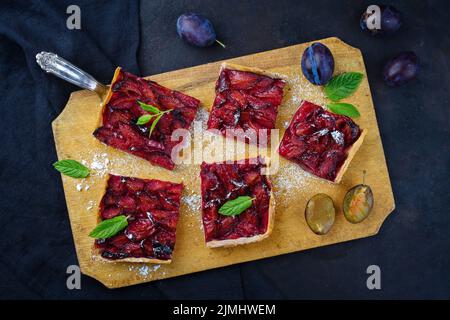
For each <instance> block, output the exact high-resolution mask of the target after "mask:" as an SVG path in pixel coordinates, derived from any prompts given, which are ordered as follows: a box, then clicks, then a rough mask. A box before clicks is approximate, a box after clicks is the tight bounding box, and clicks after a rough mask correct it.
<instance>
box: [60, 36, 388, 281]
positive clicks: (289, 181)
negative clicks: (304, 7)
mask: <svg viewBox="0 0 450 320" xmlns="http://www.w3.org/2000/svg"><path fill="white" fill-rule="evenodd" d="M319 41H321V42H322V43H324V44H326V45H327V46H328V47H329V48H330V49H331V51H332V53H333V55H334V58H335V63H336V71H335V72H336V73H339V72H343V71H359V72H362V73H363V74H364V75H366V71H365V67H364V61H363V58H362V55H361V52H360V51H359V50H358V49H356V48H353V47H351V46H349V45H347V44H345V43H344V42H342V41H341V40H339V39H337V38H327V39H323V40H319ZM307 45H308V43H304V44H299V45H294V46H290V47H286V48H282V49H277V50H272V51H267V52H262V53H257V54H252V55H248V56H244V57H239V58H235V59H230V60H227V61H229V62H232V63H237V64H240V65H244V66H250V67H258V68H261V69H265V70H269V71H271V72H276V73H279V74H280V75H283V76H284V77H285V78H286V79H287V81H288V85H287V86H286V87H287V88H286V90H287V93H286V96H285V99H284V102H283V105H282V106H281V108H280V112H279V115H278V118H277V128H280V129H281V133H280V134H283V132H284V129H283V128H284V127H285V124H286V122H287V121H289V120H290V118H291V117H292V115H293V113H294V112H295V110H296V109H297V107H298V105H299V104H300V100H301V99H306V100H310V101H312V102H316V103H319V104H323V103H325V102H326V100H325V98H324V95H323V92H322V89H321V88H320V87H316V86H312V85H310V84H309V83H308V82H307V81H306V80H305V79H304V77H303V76H302V75H301V70H300V58H301V55H302V53H303V51H304V49H305V48H306V46H307ZM221 63H222V61H219V62H215V63H209V64H205V65H201V66H197V67H193V68H187V69H183V70H177V71H172V72H167V73H163V74H159V75H154V76H151V77H149V78H150V79H152V80H155V81H157V82H159V83H161V84H162V85H165V86H167V87H169V88H172V89H176V90H180V91H182V92H184V93H186V94H188V95H191V96H193V97H196V98H197V99H200V100H201V102H202V106H203V107H204V108H206V109H210V106H211V105H212V102H213V99H214V83H215V81H216V79H217V77H218V70H219V68H220V64H221ZM345 101H348V102H352V103H354V104H355V105H357V106H358V108H359V110H360V112H361V114H362V116H361V118H359V119H357V120H356V121H357V123H358V124H359V125H360V126H361V127H362V128H365V129H367V130H368V134H367V136H366V138H365V141H364V143H363V145H362V146H361V148H360V150H359V151H358V153H357V154H356V156H355V157H354V159H353V161H352V163H351V164H350V166H349V168H348V170H347V173H346V174H345V175H344V178H343V179H342V182H341V183H340V184H339V185H334V184H331V183H328V182H325V181H322V180H319V179H316V178H314V177H312V176H310V175H308V174H305V173H304V172H303V171H302V170H301V169H299V168H298V166H296V165H295V164H293V163H291V162H289V161H286V160H284V159H282V158H281V159H280V170H279V172H278V173H277V174H275V175H274V176H273V177H272V181H273V184H274V194H275V197H276V203H277V208H276V217H275V227H274V230H273V233H272V235H271V236H270V237H269V238H268V239H266V240H264V241H262V242H259V243H254V244H249V245H246V246H240V247H235V248H218V249H209V248H207V247H206V246H205V244H204V240H203V232H202V230H201V220H200V215H201V213H200V210H199V209H198V208H193V207H192V206H188V205H187V204H186V203H184V202H183V203H182V206H181V214H180V220H179V223H178V230H177V242H176V248H175V252H174V255H173V262H172V263H171V264H170V265H161V266H157V265H151V264H148V265H146V264H142V263H138V264H132V263H104V262H101V261H94V260H93V259H92V252H91V248H92V243H93V240H92V238H89V237H88V233H89V231H90V230H91V229H92V228H93V227H94V226H95V224H96V221H97V217H96V215H97V210H98V203H99V201H100V199H101V197H102V195H103V192H104V185H105V180H106V178H107V172H111V173H116V174H122V175H128V176H136V177H141V178H158V179H163V180H169V181H174V182H183V183H184V185H185V190H184V191H183V196H184V197H190V196H192V195H194V196H195V195H197V196H198V195H199V194H200V179H199V166H198V165H180V166H178V167H177V168H176V170H174V171H172V172H171V171H168V170H165V169H163V168H160V167H156V166H152V165H151V164H149V163H148V162H146V161H145V160H142V159H140V158H137V157H134V156H131V155H128V154H126V153H123V152H121V151H118V150H115V149H112V148H110V147H108V146H105V145H103V144H101V143H100V142H98V141H97V140H96V139H95V138H94V137H93V136H92V132H93V131H94V129H95V128H96V126H97V123H98V122H97V121H98V117H99V112H100V100H99V98H98V97H97V96H96V95H95V93H92V92H89V91H85V90H83V91H77V92H74V93H72V95H71V96H70V99H69V101H68V103H67V105H66V107H65V109H64V110H63V112H62V113H61V114H60V115H59V117H58V118H57V119H56V120H55V121H54V122H53V124H52V126H53V133H54V138H55V144H56V148H57V152H58V158H59V159H67V158H72V159H76V160H79V161H81V160H84V161H86V162H87V164H88V165H90V166H92V162H95V161H94V160H95V157H98V158H99V159H101V161H100V162H101V163H104V162H105V159H109V163H108V165H107V168H106V169H101V168H97V169H93V170H92V174H91V176H90V177H88V178H87V179H85V180H77V179H72V178H69V177H66V176H62V180H63V185H64V192H65V196H66V201H67V208H68V212H69V217H70V223H71V228H72V232H73V237H74V241H75V247H76V252H77V256H78V261H79V264H80V267H81V271H82V272H83V273H84V274H86V275H89V276H91V277H93V278H95V279H97V280H99V281H100V282H102V283H103V284H104V285H105V286H107V287H108V288H117V287H123V286H128V285H133V284H137V283H142V282H149V281H153V280H158V279H164V278H169V277H174V276H178V275H182V274H187V273H192V272H197V271H202V270H206V269H211V268H217V267H222V266H226V265H230V264H235V263H240V262H244V261H250V260H256V259H261V258H266V257H271V256H275V255H280V254H285V253H289V252H295V251H301V250H305V249H309V248H314V247H318V246H324V245H328V244H333V243H338V242H343V241H348V240H353V239H358V238H363V237H367V236H371V235H375V234H376V233H377V232H378V230H379V228H380V227H381V225H382V223H383V221H384V220H385V219H386V217H387V216H388V215H389V214H390V213H391V212H392V211H393V210H394V207H395V204H394V198H393V194H392V189H391V183H390V180H389V175H388V171H387V167H386V162H385V157H384V152H383V146H382V143H381V139H380V133H379V130H378V125H377V121H376V117H375V109H374V106H373V103H372V98H371V94H370V88H369V84H368V81H367V77H364V79H363V81H362V84H361V86H360V88H359V89H358V91H357V92H356V93H355V94H354V95H353V96H351V97H349V98H348V99H346V100H345ZM250 153H252V151H251V152H250ZM364 169H365V170H367V175H366V182H367V183H368V184H370V185H371V186H372V189H373V193H374V197H375V206H374V210H373V212H372V213H371V215H370V216H369V217H368V218H367V219H366V220H365V221H363V222H362V223H360V224H356V225H353V224H350V223H348V222H347V221H346V220H345V218H344V217H343V214H342V199H343V197H344V194H345V192H346V191H347V190H348V189H349V188H350V187H352V186H354V185H355V184H358V183H361V176H362V171H363V170H364ZM78 184H80V186H81V187H82V188H83V190H82V191H78V189H77V185H78ZM86 186H89V189H88V190H85V188H86ZM318 192H324V193H327V194H329V195H330V196H331V197H332V198H333V200H334V202H335V205H336V209H337V217H336V222H335V225H334V226H333V228H332V229H331V231H330V232H329V233H328V234H327V235H325V236H317V235H315V234H313V233H312V232H311V231H310V229H309V228H308V226H307V224H306V222H305V219H304V209H305V205H306V202H307V200H308V199H309V198H310V197H311V196H312V195H314V194H316V193H318Z"/></svg>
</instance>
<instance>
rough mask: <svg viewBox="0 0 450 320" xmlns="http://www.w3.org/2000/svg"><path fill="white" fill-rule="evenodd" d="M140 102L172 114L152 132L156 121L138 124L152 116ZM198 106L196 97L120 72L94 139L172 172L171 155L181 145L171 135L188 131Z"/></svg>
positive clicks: (163, 117) (120, 70)
mask: <svg viewBox="0 0 450 320" xmlns="http://www.w3.org/2000/svg"><path fill="white" fill-rule="evenodd" d="M138 101H139V102H142V103H145V104H148V105H151V106H154V107H156V108H157V109H159V110H160V111H167V110H170V109H171V111H170V112H166V113H164V115H163V116H162V117H161V118H160V119H159V121H158V122H157V123H156V126H155V127H154V129H153V130H151V126H152V123H153V121H155V119H156V117H153V118H152V119H151V120H150V121H148V122H147V123H145V124H138V119H139V118H140V117H141V116H142V115H146V114H149V112H148V111H145V110H144V109H143V108H142V107H141V106H140V104H139V103H138ZM199 103H200V101H199V100H197V99H195V98H193V97H190V96H188V95H185V94H183V93H181V92H178V91H174V90H170V89H168V88H165V87H163V86H161V85H159V84H157V83H156V82H154V81H150V80H146V79H143V78H140V77H137V76H135V75H133V74H131V73H128V72H124V71H123V70H122V69H121V68H117V69H116V72H115V74H114V77H113V80H112V83H111V87H110V90H109V93H108V95H107V97H106V99H105V101H104V102H103V110H102V115H101V125H100V127H99V128H97V129H96V130H95V132H94V136H95V137H96V138H97V139H98V140H100V141H101V142H103V143H105V144H107V145H109V146H111V147H114V148H117V149H120V150H122V151H125V152H128V153H131V154H133V155H136V156H139V157H141V158H144V159H146V160H148V161H150V162H151V163H152V164H155V165H159V166H161V167H164V168H166V169H169V170H172V169H173V168H174V166H175V165H174V163H173V161H172V159H171V151H172V148H173V147H174V146H175V145H176V144H177V143H178V141H171V135H172V132H173V131H175V130H176V129H180V128H183V129H189V127H190V125H191V122H192V121H193V120H194V117H195V114H196V112H197V108H198V106H199ZM150 133H151V134H150Z"/></svg>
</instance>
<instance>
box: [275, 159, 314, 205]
mask: <svg viewBox="0 0 450 320" xmlns="http://www.w3.org/2000/svg"><path fill="white" fill-rule="evenodd" d="M272 179H273V185H274V187H275V192H274V193H275V196H279V195H283V196H284V197H288V196H290V195H292V194H295V193H297V192H298V190H299V189H303V188H308V187H309V185H310V180H311V175H310V174H309V173H308V172H306V171H304V170H302V169H301V168H300V167H299V166H298V165H296V164H295V163H287V164H285V165H281V166H280V168H279V170H278V172H277V174H276V175H274V176H273V178H272Z"/></svg>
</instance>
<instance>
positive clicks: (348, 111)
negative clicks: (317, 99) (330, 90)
mask: <svg viewBox="0 0 450 320" xmlns="http://www.w3.org/2000/svg"><path fill="white" fill-rule="evenodd" d="M327 107H328V109H330V110H331V112H334V113H337V114H341V115H344V116H347V117H351V118H357V117H359V116H360V113H359V111H358V109H356V107H355V106H354V105H352V104H350V103H330V104H328V105H327Z"/></svg>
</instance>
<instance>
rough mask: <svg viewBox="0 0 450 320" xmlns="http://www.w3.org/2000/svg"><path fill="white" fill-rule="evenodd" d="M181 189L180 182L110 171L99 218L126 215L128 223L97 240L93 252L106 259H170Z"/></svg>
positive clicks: (154, 261)
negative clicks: (133, 176)
mask: <svg viewBox="0 0 450 320" xmlns="http://www.w3.org/2000/svg"><path fill="white" fill-rule="evenodd" d="M182 190H183V185H182V184H179V183H173V182H167V181H161V180H156V179H153V180H148V179H139V178H131V177H123V176H117V175H112V174H110V175H109V179H108V181H107V186H106V192H105V194H104V196H103V198H102V200H101V202H100V209H99V217H98V221H99V222H101V221H104V220H106V219H111V218H114V217H117V216H119V215H124V216H126V217H127V222H128V225H127V227H126V228H125V229H123V230H121V231H119V232H118V233H117V234H116V235H114V236H112V237H111V238H106V239H97V240H95V244H94V256H98V257H100V258H101V259H103V260H106V261H127V262H150V263H170V262H171V261H172V252H173V250H174V248H175V233H176V228H177V222H178V215H179V208H180V197H181V191H182Z"/></svg>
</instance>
